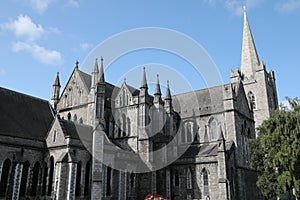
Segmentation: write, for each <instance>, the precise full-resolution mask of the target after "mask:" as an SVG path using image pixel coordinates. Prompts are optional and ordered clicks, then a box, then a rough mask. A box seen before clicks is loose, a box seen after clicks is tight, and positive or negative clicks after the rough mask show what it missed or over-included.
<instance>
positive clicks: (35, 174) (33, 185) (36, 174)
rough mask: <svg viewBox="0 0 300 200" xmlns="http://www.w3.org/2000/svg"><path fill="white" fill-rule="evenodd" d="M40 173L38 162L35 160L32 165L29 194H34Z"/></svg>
mask: <svg viewBox="0 0 300 200" xmlns="http://www.w3.org/2000/svg"><path fill="white" fill-rule="evenodd" d="M39 173H40V163H39V162H36V163H35V164H34V167H33V175H32V183H31V193H30V194H31V196H36V192H37V187H38V181H39Z"/></svg>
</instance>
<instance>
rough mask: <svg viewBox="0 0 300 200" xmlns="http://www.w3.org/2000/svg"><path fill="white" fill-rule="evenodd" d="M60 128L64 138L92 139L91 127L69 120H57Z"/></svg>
mask: <svg viewBox="0 0 300 200" xmlns="http://www.w3.org/2000/svg"><path fill="white" fill-rule="evenodd" d="M59 123H60V126H61V128H62V131H63V133H64V135H65V137H69V138H72V139H78V140H79V139H81V138H82V137H85V138H87V139H91V138H92V133H93V127H92V126H88V125H85V124H80V123H76V122H73V121H71V120H65V119H59Z"/></svg>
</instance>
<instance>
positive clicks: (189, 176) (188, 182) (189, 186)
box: [186, 169, 192, 189]
mask: <svg viewBox="0 0 300 200" xmlns="http://www.w3.org/2000/svg"><path fill="white" fill-rule="evenodd" d="M186 188H187V189H192V173H191V170H190V169H188V170H187V172H186Z"/></svg>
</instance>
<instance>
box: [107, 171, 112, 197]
mask: <svg viewBox="0 0 300 200" xmlns="http://www.w3.org/2000/svg"><path fill="white" fill-rule="evenodd" d="M111 183H112V168H110V167H107V168H106V196H110V195H111V186H112V184H111Z"/></svg>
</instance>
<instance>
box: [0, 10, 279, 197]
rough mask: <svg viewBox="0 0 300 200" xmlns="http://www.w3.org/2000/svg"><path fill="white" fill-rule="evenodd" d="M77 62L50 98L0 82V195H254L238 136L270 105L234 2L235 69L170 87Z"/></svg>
mask: <svg viewBox="0 0 300 200" xmlns="http://www.w3.org/2000/svg"><path fill="white" fill-rule="evenodd" d="M89 73H90V72H88V73H86V72H83V71H81V70H80V67H79V63H78V62H76V64H75V68H74V70H73V72H72V74H71V75H70V78H69V80H68V82H67V84H66V85H65V86H64V88H61V85H60V79H59V74H58V73H57V76H56V79H55V81H54V84H53V91H52V99H51V101H47V100H43V99H39V98H36V97H32V96H28V95H26V94H22V93H19V92H15V91H11V90H8V89H5V88H0V111H1V115H0V148H1V151H0V178H1V179H0V199H26V200H27V199H55V200H56V199H57V200H58V199H62V200H63V199H95V200H96V199H101V200H127V199H128V200H130V199H132V200H133V199H138V200H143V199H145V197H146V196H147V195H148V194H158V195H162V196H163V197H165V198H166V199H170V200H183V199H198V200H202V199H203V200H204V199H211V200H244V199H245V200H252V199H264V198H263V196H262V195H261V193H260V191H259V189H258V188H257V187H256V180H257V172H256V171H254V170H253V169H252V168H251V167H250V157H251V155H249V153H248V147H247V141H248V140H249V139H254V138H255V137H256V128H257V127H258V126H259V125H260V124H261V123H262V122H263V121H264V120H265V119H268V118H269V116H270V111H271V110H272V109H277V108H278V99H277V90H276V84H275V75H274V72H273V71H272V70H271V71H267V69H266V65H265V63H264V62H262V61H260V59H259V56H258V53H257V50H256V47H255V43H254V40H253V36H252V33H251V30H250V26H249V23H248V19H247V15H246V11H245V12H244V27H243V40H242V52H241V66H240V69H237V70H235V71H232V70H231V71H230V83H228V84H224V85H219V86H216V87H212V88H205V89H200V90H196V91H190V92H187V93H183V94H172V93H171V83H170V84H169V83H168V84H167V87H166V92H165V94H162V92H161V86H160V82H159V76H157V78H156V85H155V91H154V94H149V92H148V83H147V70H146V69H145V68H144V69H143V73H142V74H141V84H140V87H139V88H135V87H133V86H130V85H129V84H127V83H126V81H124V82H123V84H122V85H121V86H120V87H119V86H115V85H113V84H111V83H108V82H106V81H105V71H104V61H103V58H102V57H100V60H99V61H98V60H97V59H96V60H95V64H94V67H93V70H92V72H91V73H90V74H89Z"/></svg>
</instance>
